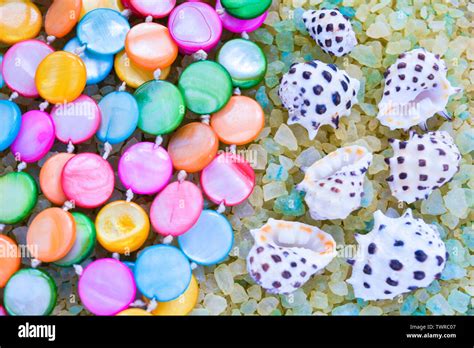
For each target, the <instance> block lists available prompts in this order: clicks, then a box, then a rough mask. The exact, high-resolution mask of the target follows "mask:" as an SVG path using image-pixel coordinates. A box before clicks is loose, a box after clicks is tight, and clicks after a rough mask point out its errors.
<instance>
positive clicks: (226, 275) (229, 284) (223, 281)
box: [214, 263, 234, 295]
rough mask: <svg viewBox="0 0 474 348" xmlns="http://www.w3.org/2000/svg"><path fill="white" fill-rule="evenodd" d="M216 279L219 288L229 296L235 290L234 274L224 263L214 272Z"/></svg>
mask: <svg viewBox="0 0 474 348" xmlns="http://www.w3.org/2000/svg"><path fill="white" fill-rule="evenodd" d="M214 277H215V278H216V282H217V286H218V287H219V289H221V290H222V292H223V293H224V294H226V295H229V294H230V293H231V292H232V290H233V289H234V277H233V276H232V272H231V271H230V269H229V266H227V265H226V264H224V263H221V264H220V265H219V266H217V267H216V269H215V270H214Z"/></svg>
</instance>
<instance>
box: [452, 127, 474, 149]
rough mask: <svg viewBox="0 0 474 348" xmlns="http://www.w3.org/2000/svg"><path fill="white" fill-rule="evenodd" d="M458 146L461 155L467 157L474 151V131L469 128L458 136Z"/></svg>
mask: <svg viewBox="0 0 474 348" xmlns="http://www.w3.org/2000/svg"><path fill="white" fill-rule="evenodd" d="M456 145H457V146H458V147H459V151H460V152H461V154H463V155H465V154H467V153H469V152H471V151H473V150H474V129H472V128H468V129H467V130H465V131H462V132H460V133H459V134H457V135H456Z"/></svg>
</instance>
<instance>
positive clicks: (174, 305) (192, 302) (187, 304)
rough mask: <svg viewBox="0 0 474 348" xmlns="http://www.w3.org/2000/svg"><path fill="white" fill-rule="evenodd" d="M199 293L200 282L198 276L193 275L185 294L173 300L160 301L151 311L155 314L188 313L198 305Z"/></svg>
mask: <svg viewBox="0 0 474 348" xmlns="http://www.w3.org/2000/svg"><path fill="white" fill-rule="evenodd" d="M198 295H199V286H198V282H197V280H196V278H195V277H194V276H192V277H191V282H190V283H189V285H188V288H187V289H186V291H185V292H184V293H183V294H181V295H180V296H179V297H178V298H177V299H175V300H172V301H168V302H158V306H157V307H156V309H154V310H153V311H152V312H151V313H152V314H153V315H187V314H189V312H191V311H192V310H193V309H194V307H195V306H196V303H197V300H198Z"/></svg>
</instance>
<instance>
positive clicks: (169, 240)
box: [163, 235, 173, 244]
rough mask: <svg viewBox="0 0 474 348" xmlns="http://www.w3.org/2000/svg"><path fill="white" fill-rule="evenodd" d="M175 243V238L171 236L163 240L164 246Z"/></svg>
mask: <svg viewBox="0 0 474 348" xmlns="http://www.w3.org/2000/svg"><path fill="white" fill-rule="evenodd" d="M171 243H173V236H171V235H169V236H166V237H165V238H163V244H171Z"/></svg>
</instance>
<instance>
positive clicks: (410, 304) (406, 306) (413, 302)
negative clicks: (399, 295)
mask: <svg viewBox="0 0 474 348" xmlns="http://www.w3.org/2000/svg"><path fill="white" fill-rule="evenodd" d="M417 307H418V299H417V298H416V297H415V296H413V295H408V296H407V297H406V298H405V300H404V301H403V303H402V306H401V307H400V314H401V315H411V314H412V313H413V312H414V311H416V308H417Z"/></svg>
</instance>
